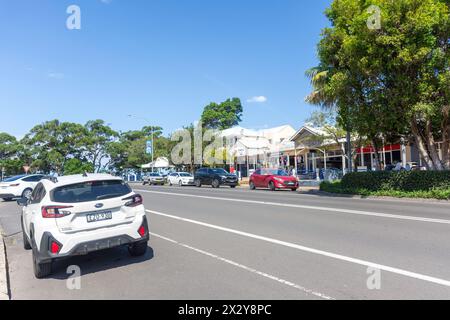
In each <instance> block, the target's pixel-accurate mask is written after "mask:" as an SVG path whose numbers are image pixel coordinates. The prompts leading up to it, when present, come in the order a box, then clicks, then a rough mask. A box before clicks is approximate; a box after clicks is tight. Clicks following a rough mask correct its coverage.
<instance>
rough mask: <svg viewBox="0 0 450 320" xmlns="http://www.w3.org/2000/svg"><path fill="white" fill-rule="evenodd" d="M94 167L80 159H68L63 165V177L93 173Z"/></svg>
mask: <svg viewBox="0 0 450 320" xmlns="http://www.w3.org/2000/svg"><path fill="white" fill-rule="evenodd" d="M93 171H94V165H93V164H92V163H88V162H83V161H81V160H80V159H76V158H73V159H69V160H67V161H66V162H65V164H64V175H66V176H67V175H71V174H82V173H85V172H93Z"/></svg>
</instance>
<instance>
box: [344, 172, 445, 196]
mask: <svg viewBox="0 0 450 320" xmlns="http://www.w3.org/2000/svg"><path fill="white" fill-rule="evenodd" d="M341 187H342V188H343V189H347V190H369V191H383V190H386V191H392V190H394V191H406V192H414V191H431V190H435V189H450V171H372V172H353V173H349V174H347V175H345V176H344V177H343V178H342V181H341Z"/></svg>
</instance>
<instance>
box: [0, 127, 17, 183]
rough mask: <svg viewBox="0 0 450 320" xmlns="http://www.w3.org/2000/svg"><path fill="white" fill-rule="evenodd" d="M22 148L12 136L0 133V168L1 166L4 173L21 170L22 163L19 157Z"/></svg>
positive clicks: (13, 172)
mask: <svg viewBox="0 0 450 320" xmlns="http://www.w3.org/2000/svg"><path fill="white" fill-rule="evenodd" d="M22 150H23V147H22V145H21V144H20V143H19V142H18V141H17V139H16V138H15V137H14V136H12V135H9V134H7V133H4V132H2V133H0V170H2V168H3V169H4V172H5V174H6V175H13V174H18V173H21V172H23V169H22V167H23V163H22V161H21V160H20V159H19V155H20V153H21V151H22Z"/></svg>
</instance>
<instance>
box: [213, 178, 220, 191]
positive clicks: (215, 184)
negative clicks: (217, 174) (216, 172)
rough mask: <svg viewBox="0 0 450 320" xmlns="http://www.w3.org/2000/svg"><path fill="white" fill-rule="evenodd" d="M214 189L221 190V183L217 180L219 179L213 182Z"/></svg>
mask: <svg viewBox="0 0 450 320" xmlns="http://www.w3.org/2000/svg"><path fill="white" fill-rule="evenodd" d="M212 187H213V188H214V189H217V188H219V187H220V181H219V180H217V179H214V180H213V182H212Z"/></svg>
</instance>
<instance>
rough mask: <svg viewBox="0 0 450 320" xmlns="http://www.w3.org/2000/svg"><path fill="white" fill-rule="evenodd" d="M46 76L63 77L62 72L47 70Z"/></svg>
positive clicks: (52, 77)
mask: <svg viewBox="0 0 450 320" xmlns="http://www.w3.org/2000/svg"><path fill="white" fill-rule="evenodd" d="M47 77H49V78H50V79H58V80H59V79H64V73H61V72H49V73H48V74H47Z"/></svg>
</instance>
